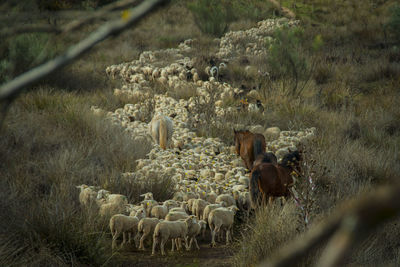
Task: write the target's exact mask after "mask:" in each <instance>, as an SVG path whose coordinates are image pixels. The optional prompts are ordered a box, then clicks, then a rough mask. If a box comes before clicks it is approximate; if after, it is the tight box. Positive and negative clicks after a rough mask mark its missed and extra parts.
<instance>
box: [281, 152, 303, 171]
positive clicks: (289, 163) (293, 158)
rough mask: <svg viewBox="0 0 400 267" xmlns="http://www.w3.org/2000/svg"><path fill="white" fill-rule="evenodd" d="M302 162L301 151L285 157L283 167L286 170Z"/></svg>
mask: <svg viewBox="0 0 400 267" xmlns="http://www.w3.org/2000/svg"><path fill="white" fill-rule="evenodd" d="M300 160H301V156H300V153H299V151H297V150H296V151H293V152H290V153H288V154H286V155H285V156H283V158H282V161H281V165H282V166H283V167H285V168H292V167H293V164H295V163H296V162H299V161H300Z"/></svg>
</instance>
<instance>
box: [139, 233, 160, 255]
mask: <svg viewBox="0 0 400 267" xmlns="http://www.w3.org/2000/svg"><path fill="white" fill-rule="evenodd" d="M142 238H143V237H142ZM157 243H158V239H157V238H153V251H152V252H151V255H155V254H156V247H157Z"/></svg>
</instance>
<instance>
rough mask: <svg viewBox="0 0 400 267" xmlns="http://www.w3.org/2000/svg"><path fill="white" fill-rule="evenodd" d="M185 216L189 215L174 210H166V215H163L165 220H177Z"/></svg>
mask: <svg viewBox="0 0 400 267" xmlns="http://www.w3.org/2000/svg"><path fill="white" fill-rule="evenodd" d="M187 217H189V215H188V214H187V213H185V212H178V211H174V212H168V214H167V216H165V220H166V221H177V220H180V219H186V218H187Z"/></svg>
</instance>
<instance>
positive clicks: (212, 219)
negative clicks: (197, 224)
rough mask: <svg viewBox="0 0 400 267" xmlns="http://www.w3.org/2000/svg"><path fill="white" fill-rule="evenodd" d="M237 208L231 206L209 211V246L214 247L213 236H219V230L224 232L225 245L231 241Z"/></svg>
mask: <svg viewBox="0 0 400 267" xmlns="http://www.w3.org/2000/svg"><path fill="white" fill-rule="evenodd" d="M237 210H238V208H236V206H231V207H229V208H217V209H215V210H213V211H211V213H210V215H209V216H208V225H209V226H210V230H211V246H213V247H215V246H216V243H215V235H216V234H219V232H220V231H221V230H225V231H226V244H227V245H228V244H229V242H230V241H232V233H231V230H232V225H233V222H234V217H235V214H236V211H237Z"/></svg>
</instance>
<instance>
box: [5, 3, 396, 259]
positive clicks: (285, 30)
mask: <svg viewBox="0 0 400 267" xmlns="http://www.w3.org/2000/svg"><path fill="white" fill-rule="evenodd" d="M44 2H45V1H42V2H40V1H38V2H36V1H32V2H29V3H30V4H26V5H20V6H18V5H13V4H12V3H11V2H10V3H9V4H7V3H5V4H2V5H1V8H2V9H3V10H6V11H9V12H5V13H4V14H6V15H5V16H3V17H2V18H1V23H3V24H2V25H6V24H4V23H7V20H9V19H10V18H11V17H12V16H11V15H12V14H14V15H18V14H26V13H24V12H26V11H27V10H33V11H34V12H31V14H30V16H32V17H27V18H26V19H31V20H34V19H36V18H34V17H35V16H37V17H38V21H40V22H46V23H58V24H61V25H62V24H63V23H66V22H68V21H69V20H70V18H68V16H69V15H64V16H65V17H62V16H61V15H59V14H62V13H58V12H60V10H58V11H57V10H53V11H52V10H47V11H46V12H49V13H44V11H43V10H42V9H41V8H44V4H43V3H44ZM81 2H82V3H81ZM81 2H79V1H75V2H74V1H70V2H68V1H66V3H72V4H71V6H61V7H60V6H57V8H60V9H63V8H65V9H64V10H61V11H66V10H68V9H69V8H78V9H79V11H80V12H89V13H90V12H93V11H95V10H96V8H100V7H101V4H102V2H101V1H81ZM27 3H28V2H27ZM281 3H282V4H283V6H284V7H286V8H288V9H290V10H291V11H293V12H294V13H295V14H296V18H295V19H287V18H284V17H282V15H285V13H281V12H279V10H277V9H276V7H274V6H273V5H271V4H269V3H268V2H266V1H257V0H256V1H250V2H247V1H240V0H237V1H236V0H235V1H232V2H228V1H217V2H215V1H206V0H202V1H200V0H199V1H197V0H196V1H189V2H187V3H186V2H184V1H171V3H170V4H169V5H168V6H165V7H162V8H160V9H159V10H157V11H156V12H154V13H153V14H151V15H150V16H148V17H146V18H144V19H143V21H142V22H141V23H140V24H139V25H138V26H137V27H135V28H132V29H129V30H127V31H125V32H124V33H122V34H121V35H120V36H117V37H115V38H113V39H110V40H107V41H104V42H103V43H101V44H100V45H99V46H98V47H97V48H96V49H94V50H93V51H91V52H90V53H89V54H88V55H86V56H84V57H83V58H81V59H79V60H78V61H76V62H75V63H73V64H72V65H70V66H68V67H66V68H65V69H63V70H61V71H58V72H57V73H55V74H54V75H52V76H51V77H47V78H46V79H45V80H43V81H41V82H39V83H37V84H35V85H34V86H32V87H31V88H28V90H26V92H25V93H23V94H21V95H20V96H19V97H18V98H17V99H16V100H15V101H14V102H13V103H12V105H11V106H10V109H9V111H8V114H7V117H6V120H5V123H4V125H3V128H2V131H1V135H0V176H1V177H3V179H1V180H0V184H1V187H0V188H1V189H0V190H1V195H2V198H1V201H0V210H1V214H2V216H1V219H0V225H1V227H0V228H1V229H2V230H1V231H0V240H1V246H0V263H1V265H3V266H9V265H11V264H15V265H27V264H29V265H41V266H43V265H90V266H92V265H115V264H118V265H124V266H125V265H135V266H157V265H160V264H169V265H171V266H180V265H182V266H187V265H190V266H191V265H194V266H197V265H198V266H204V265H205V264H207V265H209V266H223V265H226V266H232V265H235V266H254V265H255V264H257V263H258V262H260V261H261V260H262V259H264V258H265V257H269V256H270V255H272V253H273V252H274V251H276V250H277V249H279V248H280V247H281V246H282V245H284V244H286V243H288V242H289V240H292V239H293V238H295V237H296V236H299V234H301V233H303V232H305V231H307V229H309V228H312V227H313V226H314V225H315V224H317V223H318V222H320V221H321V220H323V219H324V218H325V217H327V216H328V215H329V214H330V213H331V212H332V211H333V210H334V209H335V208H336V207H338V206H340V205H342V203H344V202H346V201H347V200H349V199H351V198H353V197H354V196H356V195H358V194H361V193H363V192H368V191H371V190H373V189H374V188H375V187H376V186H379V185H382V184H393V183H397V182H398V178H399V177H398V174H399V173H400V164H399V162H400V158H399V157H400V154H399V153H398V147H399V144H400V126H399V125H400V111H399V109H398V108H397V107H398V105H399V104H400V103H399V102H400V98H399V84H400V57H399V56H398V55H399V53H400V51H399V40H400V39H399V36H400V35H399V32H398V28H397V27H396V25H398V20H399V6H398V5H396V4H395V1H369V2H368V3H365V5H362V6H360V5H358V1H355V0H348V1H340V2H339V1H326V2H325V1H323V2H322V1H281ZM210 4H212V5H211V6H212V8H211V6H210ZM85 5H86V6H85ZM46 8H48V9H49V8H50V7H49V6H47V7H46ZM11 10H12V12H11ZM396 12H397V13H396ZM44 14H46V15H44ZM64 14H69V13H64ZM77 14H79V13H77ZM115 15H116V14H114V13H113V14H111V15H110V16H115ZM46 16H48V19H46ZM116 16H118V15H116ZM56 20H57V22H55V21H56ZM47 21H48V22H47ZM101 23H102V21H97V22H94V23H93V24H91V25H87V26H85V27H83V28H82V29H80V31H77V32H75V33H73V34H71V35H68V36H62V35H61V36H60V35H56V34H55V35H52V34H49V33H40V34H35V33H31V34H20V35H15V36H8V37H7V38H5V39H4V40H3V41H1V42H0V44H1V47H0V48H1V50H0V52H1V53H2V60H1V64H0V73H1V81H2V82H3V81H6V80H9V79H12V77H14V76H15V75H18V74H19V73H22V72H23V71H25V70H26V69H28V68H30V67H32V66H35V65H37V64H39V63H40V62H42V61H43V60H46V59H47V58H51V57H52V56H53V55H55V54H58V53H60V51H63V49H65V47H67V46H68V45H70V44H72V43H74V42H75V41H76V40H79V39H81V38H82V37H83V36H85V35H86V34H87V33H89V32H91V31H92V30H93V29H95V28H96V27H97V26H98V25H100V24H101ZM396 23H397V24H396ZM3 33H4V32H3ZM213 66H217V67H218V74H210V70H211V67H213ZM211 76H213V77H211ZM257 103H258V104H257ZM2 104H4V103H2ZM259 104H261V105H262V107H263V108H262V110H261V109H260V108H259V106H260V105H259ZM158 112H161V113H163V114H165V115H168V116H170V117H171V118H172V120H173V122H174V133H173V135H172V140H173V142H172V145H173V146H174V148H170V149H167V150H166V151H163V150H160V148H159V146H158V145H155V144H154V142H153V141H152V139H151V137H150V135H149V134H148V125H149V123H150V121H151V119H152V118H153V116H154V114H156V113H158ZM270 127H278V128H279V129H280V134H279V133H278V135H275V136H274V135H269V134H268V130H267V129H268V128H270ZM234 129H235V130H238V129H249V130H251V131H253V132H259V133H262V134H264V136H265V137H266V141H267V145H266V148H267V151H273V152H274V153H276V154H277V155H278V158H280V157H282V155H284V153H287V152H288V151H289V149H294V148H301V149H302V151H303V154H304V161H303V171H302V173H301V177H303V178H306V179H303V180H302V179H300V180H299V181H297V182H296V191H297V192H299V193H300V194H303V195H306V197H304V198H302V209H301V208H300V207H298V206H296V203H295V201H293V199H290V200H289V201H288V202H287V203H286V204H285V205H284V206H281V203H280V201H278V200H277V201H275V202H274V203H273V204H272V205H271V206H270V207H269V208H267V209H265V210H262V211H258V212H255V213H253V212H252V213H251V216H250V219H249V220H247V219H246V216H245V212H243V211H240V212H239V213H238V214H237V215H236V219H235V223H234V231H233V236H234V242H233V244H230V245H228V246H227V245H225V243H224V242H219V243H218V244H217V247H216V248H210V237H209V236H208V235H209V232H208V233H207V236H206V237H205V238H199V244H200V250H199V251H197V250H196V251H191V252H186V251H184V252H175V253H171V252H168V255H167V256H166V257H162V256H161V255H157V256H150V250H148V251H146V252H141V251H138V250H136V249H135V248H134V247H133V246H128V247H127V248H125V249H122V250H120V251H117V252H115V251H114V252H112V250H111V235H110V230H109V226H108V220H107V219H104V218H101V217H99V215H98V213H97V212H96V211H89V212H88V211H86V210H84V209H82V207H81V205H80V203H79V197H78V196H79V190H78V189H77V188H76V186H77V185H81V184H87V185H93V186H97V187H98V188H103V189H107V190H109V191H110V192H112V193H118V194H123V195H125V196H127V199H128V201H129V203H132V204H138V203H140V201H141V200H143V199H142V198H141V197H140V195H141V194H143V193H146V192H152V193H153V195H154V199H156V200H157V201H160V202H161V201H165V200H167V199H170V198H172V197H173V196H174V195H176V194H177V192H179V191H186V192H188V191H193V192H196V193H199V194H200V195H201V194H202V192H205V193H206V192H207V193H209V191H207V190H209V187H212V185H213V186H214V187H215V188H213V190H215V191H216V192H217V193H220V194H222V193H224V192H225V193H226V192H228V193H233V190H232V189H233V188H235V190H234V191H238V192H241V193H245V192H247V191H248V188H247V186H246V182H245V181H246V178H247V177H248V174H247V171H246V169H245V167H244V164H243V161H242V160H241V159H240V157H239V156H238V155H236V153H234V150H233V147H232V146H233V145H234V131H233V130H234ZM308 134H310V135H308ZM304 136H309V137H307V138H303V139H301V137H304ZM300 140H301V141H300ZM206 184H207V185H208V186H206ZM203 185H204V187H203ZM199 188H200V189H199ZM399 232H400V229H399V226H398V224H397V223H396V221H391V222H389V223H386V224H384V225H383V226H382V227H381V228H379V229H378V230H377V231H376V232H375V233H373V234H372V235H370V236H369V237H368V238H367V239H366V240H365V241H363V242H362V243H361V244H360V245H359V246H358V247H357V248H355V249H354V251H353V252H352V254H351V256H350V257H348V258H346V259H345V264H346V265H362V266H396V264H397V263H398V262H399V258H400V254H399V243H398V238H397V236H398V234H399ZM167 244H168V248H167V250H168V251H169V242H168V243H167ZM147 246H150V243H149V244H148V245H147ZM321 248H322V247H321ZM318 254H319V252H317V253H314V254H312V255H309V256H308V257H307V259H305V260H304V261H302V262H299V265H301V266H304V265H307V266H308V265H310V264H312V263H313V262H315V260H316V259H317V256H318Z"/></svg>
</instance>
